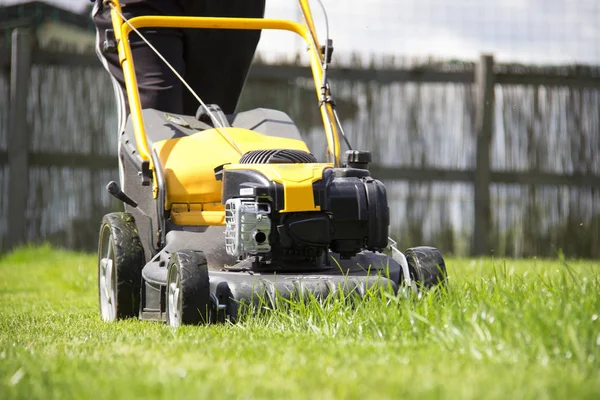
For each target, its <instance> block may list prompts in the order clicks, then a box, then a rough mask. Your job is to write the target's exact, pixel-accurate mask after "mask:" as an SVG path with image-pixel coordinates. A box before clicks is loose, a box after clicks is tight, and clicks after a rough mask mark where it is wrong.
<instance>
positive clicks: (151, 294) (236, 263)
mask: <svg viewBox="0 0 600 400" xmlns="http://www.w3.org/2000/svg"><path fill="white" fill-rule="evenodd" d="M299 4H300V8H301V10H302V11H303V16H304V23H298V22H293V21H287V20H275V19H252V18H216V17H215V18H213V17H164V16H142V17H136V18H132V19H130V20H127V19H125V17H124V16H123V14H122V12H121V8H120V4H119V1H118V0H107V1H105V2H104V5H105V6H110V7H111V19H112V23H113V27H114V37H115V41H116V43H117V46H118V52H119V56H120V60H121V65H122V68H123V73H124V77H125V83H126V89H127V95H128V99H129V104H130V116H129V119H128V123H127V127H126V129H125V131H124V132H122V134H121V137H120V145H121V146H122V147H121V149H122V150H121V151H120V156H119V163H120V165H119V167H120V171H121V174H122V176H121V183H120V184H117V183H115V182H111V183H109V184H108V186H107V189H108V191H109V192H110V193H111V194H112V195H113V196H115V197H116V198H118V199H119V200H120V201H122V202H123V204H124V209H125V211H124V212H116V213H111V214H108V215H106V216H104V218H103V220H102V224H101V228H100V236H99V246H98V292H99V300H100V312H101V317H102V319H103V320H104V321H114V320H118V319H123V318H130V317H139V318H141V319H142V320H153V321H166V322H167V323H168V324H169V325H172V326H175V327H176V326H179V325H182V324H206V323H214V322H221V321H232V322H235V321H236V320H237V319H238V317H239V311H240V306H241V305H242V304H249V305H256V304H259V303H260V302H264V301H265V299H266V301H267V302H269V301H271V302H273V301H274V300H275V298H276V297H277V296H280V297H283V298H285V299H294V298H302V297H303V296H306V295H312V296H315V297H316V298H321V299H323V298H327V297H328V296H333V295H341V296H342V297H343V296H359V297H360V296H364V295H365V293H367V291H369V290H372V289H373V288H375V289H378V288H381V290H389V291H393V292H394V293H397V292H398V291H399V288H403V290H407V291H419V290H422V289H425V288H430V287H433V286H437V285H439V284H444V282H445V280H446V267H445V264H444V260H443V258H442V256H441V254H440V252H439V251H438V250H437V249H435V248H432V247H416V248H412V249H408V250H406V251H405V252H404V253H402V252H400V251H399V250H398V249H397V247H396V243H395V242H394V241H393V240H391V239H390V238H389V237H388V229H389V221H390V218H389V207H388V200H387V194H386V189H385V186H384V185H383V184H382V182H380V181H379V180H377V179H374V178H373V177H371V175H370V173H369V163H370V162H371V154H370V153H369V152H367V151H358V150H352V148H351V146H350V144H349V143H348V141H347V140H346V139H345V136H344V135H343V130H342V127H341V123H340V119H339V118H338V116H337V112H336V109H335V101H334V100H333V97H332V93H331V88H330V85H329V83H328V79H327V70H328V65H329V63H330V61H331V52H332V50H333V47H332V41H331V40H330V39H329V38H327V41H326V43H325V44H324V45H323V46H320V44H319V41H318V38H317V34H316V29H315V24H314V21H313V18H312V15H311V10H310V6H309V4H308V0H299ZM147 27H154V28H172V27H176V28H197V29H254V30H264V29H279V30H286V31H291V32H295V33H296V34H298V35H300V36H301V37H302V38H303V39H304V41H305V42H306V46H307V52H308V55H309V61H310V68H311V70H312V75H313V78H314V83H315V87H316V93H317V99H316V100H317V101H318V104H319V107H320V111H321V115H322V118H323V125H324V133H325V136H326V140H327V146H328V148H327V155H326V158H327V159H326V162H319V161H318V160H317V159H316V157H315V156H313V154H311V153H310V151H309V149H308V147H307V145H306V144H305V142H303V140H302V137H301V135H300V133H299V130H298V128H297V127H296V126H295V125H294V123H293V122H292V120H291V119H290V117H289V116H288V115H287V114H285V113H284V112H282V111H277V110H271V109H264V108H259V109H254V110H248V111H242V112H236V113H235V114H231V115H225V114H224V113H223V112H222V111H221V109H220V108H219V106H218V105H216V104H204V103H203V102H202V101H201V100H200V99H199V100H200V103H201V104H200V108H199V110H198V113H197V114H196V115H194V116H190V115H175V114H170V113H165V112H162V111H160V110H154V109H144V110H142V108H141V105H140V100H139V92H138V86H137V82H136V76H135V72H134V71H135V67H134V60H133V59H132V54H131V48H130V45H129V42H128V35H129V34H130V33H131V32H133V31H135V32H138V31H137V30H138V29H141V28H147ZM140 36H141V35H140ZM342 140H344V141H345V142H346V145H347V147H348V148H349V150H348V151H346V152H345V153H344V155H343V156H341V154H340V153H341V141H342Z"/></svg>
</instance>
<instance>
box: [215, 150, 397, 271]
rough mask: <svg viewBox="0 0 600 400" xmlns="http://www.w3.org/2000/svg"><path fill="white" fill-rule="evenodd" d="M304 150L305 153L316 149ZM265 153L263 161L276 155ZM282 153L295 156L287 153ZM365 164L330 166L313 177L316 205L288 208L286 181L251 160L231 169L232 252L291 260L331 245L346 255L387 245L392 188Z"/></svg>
mask: <svg viewBox="0 0 600 400" xmlns="http://www.w3.org/2000/svg"><path fill="white" fill-rule="evenodd" d="M285 151H287V152H290V151H289V150H285ZM279 152H281V150H280V151H279ZM295 152H298V151H295ZM251 153H254V152H251ZM301 153H303V154H301V156H303V157H305V156H306V154H308V155H310V154H309V153H305V152H301ZM367 154H368V153H367ZM310 156H311V157H312V155H310ZM244 157H246V156H244ZM247 158H250V159H252V160H253V161H254V162H253V164H254V163H255V160H256V159H257V158H258V159H260V157H257V156H256V154H253V155H252V157H247ZM263 158H264V159H261V160H260V161H263V162H264V163H268V162H269V160H270V159H272V158H273V157H271V158H269V157H263ZM276 159H277V160H281V159H291V161H289V160H288V161H287V162H288V163H291V162H293V161H294V159H293V157H289V155H288V157H287V158H286V157H284V156H282V155H281V154H278V155H277V157H276ZM242 161H243V159H242ZM265 161H266V162H265ZM302 161H303V162H306V159H303V160H302ZM359 161H360V157H359ZM369 161H370V160H369ZM278 162H281V161H278ZM315 162H316V160H315ZM240 167H241V166H240ZM357 167H358V168H357ZM363 167H366V165H362V164H361V163H352V162H348V167H346V168H331V167H327V168H324V169H323V171H322V178H321V179H319V180H317V181H315V182H313V183H312V194H313V197H314V204H315V208H316V210H315V211H302V212H282V210H284V207H285V199H284V187H283V184H282V183H278V182H274V181H273V180H270V179H268V178H267V177H266V176H265V175H264V174H263V173H261V171H260V168H256V169H253V167H252V166H251V165H250V164H248V166H247V168H248V169H245V168H236V169H233V170H229V169H225V170H224V171H223V201H224V203H225V210H226V211H225V216H226V230H225V240H226V250H227V252H228V254H230V255H233V256H237V257H240V258H242V257H246V256H248V255H251V256H259V257H261V259H263V260H266V261H268V260H275V261H277V260H281V261H288V260H302V259H315V258H316V257H319V256H321V255H322V254H323V253H324V252H326V251H328V250H331V251H333V252H336V253H339V254H340V256H341V257H342V258H350V257H352V256H354V255H355V254H357V253H358V252H360V251H362V250H365V249H366V250H372V251H380V250H382V249H383V248H384V247H385V246H387V243H388V226H389V208H388V203H387V194H386V190H385V187H384V185H383V184H382V183H381V182H380V181H378V180H376V179H373V178H372V177H371V176H370V175H369V171H368V170H367V169H366V168H363Z"/></svg>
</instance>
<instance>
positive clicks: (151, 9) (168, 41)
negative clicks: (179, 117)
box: [92, 0, 184, 131]
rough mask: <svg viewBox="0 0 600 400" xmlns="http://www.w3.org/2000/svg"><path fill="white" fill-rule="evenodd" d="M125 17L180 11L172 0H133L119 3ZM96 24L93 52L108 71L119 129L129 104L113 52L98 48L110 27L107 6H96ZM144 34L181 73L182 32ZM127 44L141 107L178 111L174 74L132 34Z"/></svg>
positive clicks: (179, 91)
mask: <svg viewBox="0 0 600 400" xmlns="http://www.w3.org/2000/svg"><path fill="white" fill-rule="evenodd" d="M123 3H125V4H124V6H123V13H124V15H125V17H127V18H133V17H135V16H140V15H178V14H181V13H182V10H181V9H180V8H179V6H178V5H177V4H176V2H174V1H172V0H137V1H129V2H123ZM92 17H93V20H94V23H95V24H96V29H97V30H96V32H97V38H96V53H97V54H98V57H99V58H100V60H101V61H102V63H103V65H104V67H105V68H106V70H107V71H108V72H109V73H110V75H111V78H112V79H113V85H114V87H115V94H116V97H117V106H118V108H119V131H122V130H123V129H124V128H125V121H126V118H127V116H128V115H129V112H130V110H129V106H128V103H129V102H128V100H127V95H126V91H125V82H124V79H123V70H122V69H121V65H120V64H119V56H118V54H116V53H105V52H103V51H102V43H103V42H104V39H105V32H106V30H107V29H112V24H111V21H110V9H109V8H108V7H103V8H101V9H100V7H99V6H98V5H97V6H96V8H95V9H94V11H93V15H92ZM141 32H142V33H143V34H144V36H145V37H146V38H147V39H148V40H149V41H150V43H152V45H153V46H155V47H156V48H157V50H158V51H159V52H160V53H161V54H162V55H163V56H164V57H165V58H166V59H167V60H168V61H169V62H170V63H171V64H172V65H173V66H174V67H175V69H176V70H177V71H178V72H179V73H183V69H184V60H183V34H182V32H181V30H178V29H143V30H142V31H141ZM130 45H131V50H132V53H133V61H134V63H135V70H136V78H137V82H138V87H139V94H140V101H141V103H142V108H155V109H159V110H162V111H166V112H172V113H181V111H182V110H183V101H182V85H181V83H180V82H179V80H178V79H177V77H176V76H175V75H174V74H173V72H171V71H170V70H169V69H168V67H167V66H166V65H165V64H164V63H163V62H162V61H161V60H160V59H159V58H158V57H157V56H156V54H155V53H154V52H153V51H152V49H150V48H149V47H148V46H147V45H146V44H145V43H144V42H143V41H142V40H141V39H140V38H139V37H138V36H137V35H136V34H135V33H132V34H131V35H130Z"/></svg>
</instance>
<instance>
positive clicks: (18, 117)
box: [6, 29, 32, 250]
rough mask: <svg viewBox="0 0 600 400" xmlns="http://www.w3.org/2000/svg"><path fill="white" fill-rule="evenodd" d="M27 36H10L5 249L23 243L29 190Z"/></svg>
mask: <svg viewBox="0 0 600 400" xmlns="http://www.w3.org/2000/svg"><path fill="white" fill-rule="evenodd" d="M31 46H32V42H31V35H30V33H29V30H27V29H15V30H14V31H13V33H12V49H11V63H10V114H9V121H8V143H7V144H8V149H7V150H8V232H7V238H6V239H7V240H6V243H7V249H6V250H10V249H12V248H14V247H15V246H18V245H20V244H23V243H24V242H25V240H26V220H27V219H26V211H27V198H28V191H29V154H28V153H29V132H28V130H27V94H28V93H29V79H30V75H31Z"/></svg>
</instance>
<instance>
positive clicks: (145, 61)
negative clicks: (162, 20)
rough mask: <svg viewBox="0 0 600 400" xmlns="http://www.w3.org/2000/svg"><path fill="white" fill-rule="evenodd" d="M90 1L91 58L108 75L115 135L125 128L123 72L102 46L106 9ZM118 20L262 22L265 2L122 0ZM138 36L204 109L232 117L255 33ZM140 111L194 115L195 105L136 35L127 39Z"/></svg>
mask: <svg viewBox="0 0 600 400" xmlns="http://www.w3.org/2000/svg"><path fill="white" fill-rule="evenodd" d="M91 1H92V2H95V5H94V8H93V11H92V19H93V21H94V24H95V25H96V33H97V37H96V53H97V54H98V57H99V58H100V61H101V62H102V64H103V65H104V67H105V68H106V70H107V71H108V72H109V73H110V75H111V78H112V81H113V86H114V89H115V94H116V98H117V106H118V111H119V132H121V131H123V130H124V129H125V122H126V120H127V116H128V115H129V106H128V101H127V96H126V91H125V82H124V78H123V70H122V69H121V66H120V64H119V56H118V54H117V53H116V51H109V50H108V49H107V46H105V41H106V39H107V33H108V35H109V38H110V34H111V31H112V23H111V19H110V11H111V8H110V7H109V6H104V5H103V4H102V1H101V0H91ZM120 3H121V7H122V10H123V15H124V16H125V17H126V18H127V19H130V18H133V17H136V16H142V15H164V16H188V17H193V16H213V17H244V18H262V17H263V16H264V11H265V0H121V2H120ZM141 32H142V33H143V34H144V36H145V37H146V38H147V39H148V41H149V42H150V43H152V45H153V46H154V47H155V48H156V49H157V50H158V51H159V52H160V53H161V54H162V55H163V56H164V57H165V58H166V59H167V61H168V62H169V63H171V65H173V67H174V68H175V69H176V70H177V72H178V73H180V74H181V75H182V76H183V77H184V79H185V80H186V81H187V82H188V83H189V84H190V86H191V87H192V88H193V89H194V90H195V91H196V93H198V95H199V96H200V97H201V98H202V99H203V101H204V102H205V103H207V104H218V105H219V106H220V107H221V109H222V110H223V112H224V113H225V114H232V113H233V112H234V111H235V108H236V106H237V103H238V100H239V97H240V94H241V91H242V87H243V85H244V82H245V80H246V75H247V74H248V69H249V68H250V63H251V61H252V58H253V56H254V52H255V50H256V46H257V44H258V41H259V39H260V31H235V30H209V29H143V30H141ZM130 44H131V49H132V53H133V59H134V62H135V69H136V77H137V81H138V85H139V93H140V101H141V104H142V108H143V109H146V108H154V109H157V110H161V111H164V112H169V113H174V114H184V115H195V113H196V110H197V109H198V102H197V101H196V99H195V98H194V97H193V96H192V95H191V94H190V93H189V91H188V90H186V89H185V88H184V86H183V85H182V83H181V82H180V81H179V79H178V78H177V77H176V76H175V74H173V73H172V71H171V70H170V69H169V68H168V67H167V66H166V65H165V64H164V62H163V61H162V60H160V59H159V57H158V56H157V55H156V54H155V53H154V52H153V51H152V49H150V48H149V47H148V46H147V45H146V44H145V43H144V42H143V41H142V39H140V37H139V36H138V35H136V34H135V33H132V34H131V35H130Z"/></svg>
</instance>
